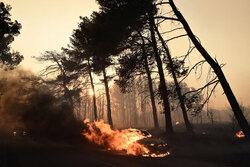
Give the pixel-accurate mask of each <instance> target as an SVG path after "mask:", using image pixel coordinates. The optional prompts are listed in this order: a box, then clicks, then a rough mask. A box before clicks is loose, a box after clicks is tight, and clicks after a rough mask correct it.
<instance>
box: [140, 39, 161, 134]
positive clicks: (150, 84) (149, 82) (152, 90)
mask: <svg viewBox="0 0 250 167" xmlns="http://www.w3.org/2000/svg"><path fill="white" fill-rule="evenodd" d="M141 38H142V43H143V44H142V53H143V58H144V62H145V64H144V67H145V69H146V73H147V77H148V87H149V93H150V99H151V106H152V110H153V118H154V127H155V128H156V129H159V122H158V117H157V109H156V105H155V96H154V89H153V84H152V78H151V72H150V70H149V67H148V58H147V55H146V51H145V42H144V39H143V37H141Z"/></svg>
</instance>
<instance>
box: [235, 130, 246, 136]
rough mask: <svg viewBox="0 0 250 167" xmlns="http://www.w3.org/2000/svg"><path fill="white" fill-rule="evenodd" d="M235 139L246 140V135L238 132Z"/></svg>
mask: <svg viewBox="0 0 250 167" xmlns="http://www.w3.org/2000/svg"><path fill="white" fill-rule="evenodd" d="M235 137H237V138H244V137H245V135H244V133H243V132H242V131H239V132H237V133H236V134H235Z"/></svg>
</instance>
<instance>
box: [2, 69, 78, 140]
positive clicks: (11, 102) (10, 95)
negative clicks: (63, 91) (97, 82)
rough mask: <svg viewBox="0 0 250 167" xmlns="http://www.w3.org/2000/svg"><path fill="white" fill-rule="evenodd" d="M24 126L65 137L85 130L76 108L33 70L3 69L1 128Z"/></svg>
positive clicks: (40, 134)
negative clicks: (55, 93)
mask: <svg viewBox="0 0 250 167" xmlns="http://www.w3.org/2000/svg"><path fill="white" fill-rule="evenodd" d="M19 127H21V128H24V129H26V130H27V131H28V134H29V135H31V136H35V137H49V138H58V139H60V138H65V137H69V136H72V135H77V134H79V133H80V131H81V127H80V123H79V122H78V121H77V120H76V119H75V117H74V114H73V109H72V108H71V107H70V105H69V104H68V103H67V102H66V101H65V100H63V99H62V98H59V97H55V96H54V92H53V91H51V90H50V89H49V87H48V86H47V85H46V84H44V83H43V82H42V80H40V78H39V77H37V76H35V75H34V74H32V73H31V72H29V71H25V70H23V69H20V68H19V69H15V70H13V71H1V76H0V131H1V132H5V133H11V131H12V130H13V129H14V128H19Z"/></svg>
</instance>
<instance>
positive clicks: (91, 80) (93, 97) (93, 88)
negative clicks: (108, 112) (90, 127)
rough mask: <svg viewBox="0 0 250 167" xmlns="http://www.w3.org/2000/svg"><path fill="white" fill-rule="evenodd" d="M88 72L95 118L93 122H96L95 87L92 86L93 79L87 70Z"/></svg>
mask: <svg viewBox="0 0 250 167" xmlns="http://www.w3.org/2000/svg"><path fill="white" fill-rule="evenodd" d="M88 72H89V78H90V84H91V89H92V91H93V95H92V100H93V107H94V116H95V120H97V107H96V96H95V86H94V81H93V77H92V74H91V71H90V69H89V71H88Z"/></svg>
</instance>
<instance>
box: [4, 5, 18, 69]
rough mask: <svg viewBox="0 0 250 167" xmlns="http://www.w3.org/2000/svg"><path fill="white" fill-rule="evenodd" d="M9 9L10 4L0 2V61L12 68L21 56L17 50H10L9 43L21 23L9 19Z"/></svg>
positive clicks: (16, 33)
mask: <svg viewBox="0 0 250 167" xmlns="http://www.w3.org/2000/svg"><path fill="white" fill-rule="evenodd" d="M10 10H11V6H10V5H5V4H4V3H3V2H0V61H1V64H2V65H7V67H8V68H10V69H13V67H14V66H16V65H18V64H19V63H20V62H21V61H22V60H23V56H22V55H21V54H20V53H19V52H17V51H11V47H10V44H11V43H12V42H13V41H14V36H17V35H18V34H20V32H19V30H20V29H21V24H20V23H18V22H17V21H14V22H13V21H12V20H11V18H10V16H11V15H10ZM6 69H7V68H6Z"/></svg>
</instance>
